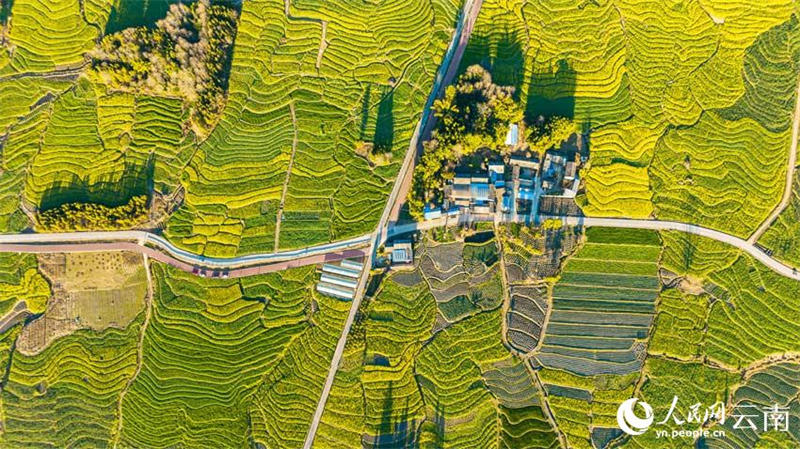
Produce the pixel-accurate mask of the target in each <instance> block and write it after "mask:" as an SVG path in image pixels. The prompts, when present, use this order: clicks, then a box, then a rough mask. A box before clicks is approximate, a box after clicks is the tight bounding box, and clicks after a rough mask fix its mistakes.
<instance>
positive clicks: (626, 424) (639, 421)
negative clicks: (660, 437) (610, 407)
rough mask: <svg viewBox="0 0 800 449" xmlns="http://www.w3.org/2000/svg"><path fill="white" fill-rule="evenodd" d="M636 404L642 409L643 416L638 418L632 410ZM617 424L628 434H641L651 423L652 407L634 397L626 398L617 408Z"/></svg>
mask: <svg viewBox="0 0 800 449" xmlns="http://www.w3.org/2000/svg"><path fill="white" fill-rule="evenodd" d="M636 404H639V405H640V406H641V407H642V410H644V418H639V417H638V416H636V413H635V412H634V410H633V409H634V408H635V407H636ZM617 424H619V428H620V429H622V431H623V432H625V433H627V434H628V435H641V434H643V433H645V432H646V431H647V429H648V428H649V427H650V425H651V424H653V407H650V404H648V403H647V402H639V400H638V399H636V398H631V399H628V400H627V401H625V402H623V403H622V404H620V405H619V408H618V409H617Z"/></svg>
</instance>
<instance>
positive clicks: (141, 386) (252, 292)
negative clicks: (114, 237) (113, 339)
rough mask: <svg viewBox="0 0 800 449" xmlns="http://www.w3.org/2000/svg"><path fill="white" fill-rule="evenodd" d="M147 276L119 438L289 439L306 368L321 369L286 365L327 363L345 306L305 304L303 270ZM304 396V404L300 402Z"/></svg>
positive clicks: (198, 441) (302, 414) (314, 385)
mask: <svg viewBox="0 0 800 449" xmlns="http://www.w3.org/2000/svg"><path fill="white" fill-rule="evenodd" d="M153 274H154V282H156V293H155V299H154V303H153V312H152V317H151V318H150V323H149V325H148V327H147V330H146V332H145V335H144V339H143V342H142V351H143V352H142V360H143V362H142V365H141V369H140V371H139V374H138V375H137V376H136V378H135V380H134V381H133V383H132V384H131V385H130V386H129V387H128V389H127V392H126V394H125V396H124V398H123V400H122V405H121V410H122V431H121V433H120V434H119V435H118V438H119V442H120V444H121V445H122V446H125V447H141V446H148V447H170V446H175V445H181V446H184V447H207V446H209V445H211V446H214V447H220V448H222V447H239V446H241V445H243V444H245V442H246V440H247V439H248V438H250V436H251V437H252V438H253V439H255V440H256V441H262V442H264V443H265V444H269V445H270V446H271V447H275V446H276V445H277V444H281V447H296V442H297V440H298V439H302V437H303V436H304V433H305V431H306V429H307V425H308V422H309V421H310V414H311V413H312V410H313V407H312V406H313V404H314V403H315V402H316V399H317V398H318V395H319V391H320V389H321V381H320V379H318V378H316V377H314V376H316V374H315V373H317V372H324V371H323V370H316V369H310V368H309V369H308V370H307V371H304V370H300V369H296V370H295V369H291V368H292V367H293V366H294V364H295V363H301V364H302V363H305V364H307V365H308V366H309V367H310V366H313V364H315V363H317V364H320V365H325V366H327V364H328V363H329V358H330V355H331V354H332V350H333V349H332V347H333V344H331V343H330V336H329V335H330V334H335V333H337V332H338V329H337V330H333V327H335V326H339V327H340V326H341V323H342V321H343V318H344V311H343V309H346V305H345V306H341V305H339V304H336V303H334V302H333V301H334V300H330V299H325V298H319V299H318V300H317V301H318V302H317V303H316V311H315V312H312V307H311V302H310V301H311V295H312V293H311V288H310V284H311V277H312V271H311V270H308V269H302V270H295V271H287V272H282V273H279V274H276V275H273V276H258V277H251V278H245V279H244V280H242V281H241V283H240V282H239V281H234V280H229V281H219V280H218V281H211V280H204V279H202V278H198V277H193V276H191V275H188V274H185V273H183V272H180V271H178V270H176V269H173V268H167V267H164V266H161V265H155V266H154V267H153ZM326 339H327V340H326ZM288 371H290V373H288V375H287V372H288ZM276 394H277V395H287V394H291V395H292V398H293V399H292V401H293V403H294V404H295V407H294V408H293V409H292V410H291V411H287V410H281V409H279V408H277V407H281V406H285V405H287V402H284V401H287V400H288V399H284V400H283V401H274V400H270V398H271V397H272V396H273V395H276ZM305 397H307V398H308V399H306V401H311V404H312V406H303V405H302V404H304V402H303V401H304V399H303V398H305ZM307 403H308V402H306V404H307ZM279 422H280V423H281V429H283V430H282V433H281V435H278V434H277V433H276V432H275V428H276V426H277V423H279ZM293 441H294V443H293Z"/></svg>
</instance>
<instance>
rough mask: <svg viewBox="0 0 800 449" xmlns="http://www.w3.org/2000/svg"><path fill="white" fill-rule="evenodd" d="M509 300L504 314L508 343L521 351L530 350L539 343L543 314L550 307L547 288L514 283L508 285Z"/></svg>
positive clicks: (545, 313) (543, 319)
mask: <svg viewBox="0 0 800 449" xmlns="http://www.w3.org/2000/svg"><path fill="white" fill-rule="evenodd" d="M510 288H511V290H510V292H509V295H510V296H511V302H510V304H509V311H508V313H507V314H506V321H507V324H506V325H507V326H508V330H507V331H506V332H507V334H506V335H507V338H508V342H509V344H511V346H513V347H514V348H515V349H517V350H518V351H521V352H530V351H532V350H533V349H534V348H536V346H537V345H538V344H539V340H540V339H541V334H542V327H543V326H544V324H545V316H547V311H548V309H549V308H550V303H549V301H548V300H547V295H548V292H547V289H546V288H543V287H534V286H525V285H514V286H511V287H510Z"/></svg>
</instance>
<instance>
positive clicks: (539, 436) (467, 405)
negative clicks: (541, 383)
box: [417, 312, 557, 448]
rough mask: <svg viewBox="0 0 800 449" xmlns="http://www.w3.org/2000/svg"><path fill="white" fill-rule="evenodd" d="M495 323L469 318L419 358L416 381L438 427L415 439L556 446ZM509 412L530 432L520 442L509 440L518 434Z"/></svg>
mask: <svg viewBox="0 0 800 449" xmlns="http://www.w3.org/2000/svg"><path fill="white" fill-rule="evenodd" d="M501 319H502V317H501V316H500V315H499V314H498V313H496V312H491V313H481V314H478V315H476V316H474V317H470V318H468V319H466V320H464V321H461V322H459V323H456V324H454V325H453V326H452V327H450V328H448V330H447V331H446V332H443V333H442V334H439V335H437V338H435V339H434V340H433V341H432V342H431V343H430V344H428V345H427V346H425V348H424V349H423V351H422V352H421V353H420V356H419V359H418V365H417V376H418V382H419V384H420V387H421V389H422V394H423V397H424V399H425V402H426V403H427V404H429V405H428V407H429V413H431V414H432V415H434V416H435V417H436V418H435V419H434V422H435V423H438V428H434V429H429V430H428V431H427V432H423V434H422V436H421V438H422V439H423V441H433V442H434V443H432V444H431V445H432V447H442V448H449V447H492V446H493V444H494V442H495V441H498V440H499V441H501V442H502V443H501V444H502V445H504V446H505V447H520V446H521V447H526V444H529V445H531V446H532V447H556V446H557V441H556V440H555V435H554V433H553V432H552V431H551V430H550V427H549V425H547V424H546V421H545V419H544V416H543V414H542V412H541V409H540V408H539V407H538V405H539V397H538V394H537V393H536V391H535V389H533V388H531V386H530V383H531V379H530V377H529V374H528V372H527V371H526V370H525V369H524V368H523V367H522V366H521V362H520V361H519V360H518V359H516V358H513V357H511V356H510V355H509V354H508V351H507V350H506V349H505V348H503V346H502V344H501V343H500V341H501V340H500V331H501V329H500V326H501ZM482 380H483V381H482ZM498 391H499V392H501V393H500V394H498V393H497V392H498ZM494 398H497V401H498V402H499V404H496V402H495V399H494ZM509 408H511V409H516V410H517V412H516V414H518V415H520V416H525V417H526V420H527V421H528V422H526V427H530V429H531V431H530V432H529V433H526V434H522V436H524V438H525V439H524V440H522V441H520V440H517V439H516V438H514V436H519V435H520V434H518V433H517V431H516V430H515V426H512V425H511V423H512V421H511V420H510V419H509V416H510V413H509V410H508V409H509ZM511 413H515V412H511ZM498 415H499V416H500V419H499V420H498Z"/></svg>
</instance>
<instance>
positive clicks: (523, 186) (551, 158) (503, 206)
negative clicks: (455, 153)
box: [424, 151, 580, 220]
mask: <svg viewBox="0 0 800 449" xmlns="http://www.w3.org/2000/svg"><path fill="white" fill-rule="evenodd" d="M539 159H540V158H539V157H537V156H530V157H525V156H511V157H510V158H509V160H508V162H503V161H492V162H489V163H488V164H484V166H483V167H481V169H479V170H476V171H472V172H457V173H456V175H455V177H454V178H453V179H452V181H450V182H449V183H448V185H446V186H445V189H444V203H443V204H441V205H436V204H428V205H427V206H426V207H425V211H424V214H425V215H424V216H425V219H426V220H432V219H436V218H440V217H442V216H443V215H445V214H450V215H457V214H460V213H470V214H486V215H492V214H515V215H520V214H530V213H532V212H533V211H534V210H536V207H537V206H536V205H537V202H538V201H539V200H540V199H541V197H543V196H557V197H566V198H574V197H575V195H576V194H577V193H578V187H579V185H580V179H579V177H578V166H579V163H580V162H579V161H576V160H572V159H568V158H567V156H565V155H564V154H561V153H559V152H555V151H548V152H546V153H545V155H544V158H543V159H542V160H539Z"/></svg>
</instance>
